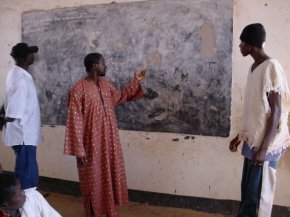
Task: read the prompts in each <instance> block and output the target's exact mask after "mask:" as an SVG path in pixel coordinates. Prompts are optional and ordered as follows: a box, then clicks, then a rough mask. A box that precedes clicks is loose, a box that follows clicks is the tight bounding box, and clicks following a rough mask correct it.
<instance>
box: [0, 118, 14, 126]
mask: <svg viewBox="0 0 290 217" xmlns="http://www.w3.org/2000/svg"><path fill="white" fill-rule="evenodd" d="M14 120H15V118H10V117H5V116H4V115H0V126H1V129H2V127H3V126H4V125H5V124H6V122H12V121H14Z"/></svg>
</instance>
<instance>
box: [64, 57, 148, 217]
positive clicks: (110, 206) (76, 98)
mask: <svg viewBox="0 0 290 217" xmlns="http://www.w3.org/2000/svg"><path fill="white" fill-rule="evenodd" d="M84 65H85V67H86V71H87V73H88V76H87V77H85V78H83V79H81V80H79V81H77V82H76V84H74V86H73V87H72V88H71V90H70V92H69V100H68V115H67V123H66V134H65V144H64V153H65V154H68V155H74V156H76V158H77V168H78V172H79V180H80V188H81V193H82V196H83V203H84V208H85V213H86V216H87V217H91V216H94V217H101V216H102V215H106V216H108V217H116V216H118V214H117V209H116V205H122V204H125V203H126V202H128V190H127V183H126V174H125V166H124V159H123V153H122V147H121V144H120V138H119V133H118V126H117V120H116V116H115V106H116V105H118V104H120V103H125V102H127V101H132V100H137V99H140V98H142V97H144V93H143V90H142V88H141V86H140V81H141V80H143V79H144V77H145V72H146V71H145V70H139V71H136V72H135V74H134V79H133V80H132V81H131V82H130V83H129V85H128V86H127V87H126V88H125V89H123V90H121V91H119V90H117V89H116V88H115V87H114V86H113V85H112V84H110V83H109V82H108V81H107V80H105V79H104V76H105V75H106V69H107V66H106V63H105V60H104V58H103V57H102V55H101V54H99V53H90V54H88V55H87V56H86V57H85V59H84Z"/></svg>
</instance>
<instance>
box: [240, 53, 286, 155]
mask: <svg viewBox="0 0 290 217" xmlns="http://www.w3.org/2000/svg"><path fill="white" fill-rule="evenodd" d="M270 91H274V92H277V93H279V94H280V95H281V104H282V105H281V106H282V114H281V117H280V120H279V128H278V129H277V132H276V135H275V137H274V139H273V141H272V143H271V144H270V146H269V148H268V153H275V151H276V150H278V149H279V148H281V147H283V148H286V147H287V146H288V145H289V142H290V137H289V131H288V124H287V123H288V112H289V99H290V92H289V87H288V83H287V78H286V76H285V73H284V70H283V68H282V66H281V65H280V63H279V62H278V61H277V60H276V59H273V58H272V59H269V60H266V61H264V62H263V63H261V64H260V65H259V66H258V67H257V68H256V69H255V70H254V71H253V72H251V70H249V73H248V79H247V86H246V91H245V102H244V113H243V119H242V126H241V130H240V134H239V135H240V138H241V139H242V140H245V141H247V143H248V144H249V146H250V147H251V148H255V149H257V150H258V149H259V147H260V146H261V143H262V141H263V139H264V134H265V129H266V122H267V118H268V117H269V115H270V113H271V109H270V106H269V102H268V99H267V93H268V92H270Z"/></svg>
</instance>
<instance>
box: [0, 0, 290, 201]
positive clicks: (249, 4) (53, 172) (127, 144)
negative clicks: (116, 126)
mask: <svg viewBox="0 0 290 217" xmlns="http://www.w3.org/2000/svg"><path fill="white" fill-rule="evenodd" d="M160 1H161V0H160ZM110 2H111V1H106V0H99V1H93V0H82V1H79V0H50V1H45V0H38V1H22V0H1V4H0V31H1V34H0V47H1V49H0V69H1V72H0V90H1V91H0V101H1V102H2V101H3V97H4V93H3V91H4V81H5V78H6V75H7V71H8V70H9V68H10V67H11V66H12V65H13V60H12V59H11V57H10V56H9V53H10V50H11V47H12V46H13V45H14V44H16V43H18V42H19V41H20V40H21V13H22V12H25V11H32V10H47V9H54V8H65V7H76V6H81V5H88V4H101V3H110ZM115 2H116V3H121V2H131V0H127V1H126V0H123V1H115ZM289 10H290V4H289V1H288V0H268V1H262V0H255V1H252V0H235V1H234V17H233V54H232V69H233V72H232V111H231V114H232V115H231V132H230V137H228V138H220V137H207V136H194V138H193V137H190V138H188V137H186V135H183V134H174V133H158V132H133V131H120V136H121V140H122V144H123V149H124V157H125V163H126V172H127V180H128V187H129V188H130V189H136V190H143V191H152V192H159V193H168V194H177V195H186V196H195V197H206V198H214V199H233V200H239V198H240V187H239V184H240V177H241V170H242V162H243V159H242V157H241V156H240V154H239V153H230V152H229V150H228V144H229V141H230V139H231V138H232V137H234V136H235V135H236V133H237V129H238V126H239V122H240V117H241V111H242V101H243V92H244V86H245V80H246V73H247V70H248V67H249V64H250V63H251V62H252V59H251V58H250V57H246V58H243V57H242V55H241V54H240V51H239V47H238V45H239V42H240V41H239V34H240V32H241V30H242V28H243V27H244V26H245V25H247V24H249V23H252V22H262V23H263V24H264V25H265V28H266V31H267V32H268V35H267V43H266V52H267V53H268V54H269V55H270V56H273V57H276V58H277V59H279V60H280V62H281V64H282V65H283V67H284V68H285V71H286V73H287V72H288V71H289V70H290V62H289V61H288V59H289V53H290V52H289V51H290V43H289V38H290V28H289V22H290V21H289V15H288V11H289ZM149 73H150V72H149ZM287 77H288V79H289V77H290V75H289V73H287ZM42 130H43V137H44V142H43V144H41V146H39V149H38V163H39V168H40V175H41V176H47V177H52V178H58V179H64V180H71V181H77V180H78V175H77V170H76V164H75V159H74V158H73V157H71V156H64V155H63V154H62V151H63V140H64V131H65V128H64V127H63V126H57V127H50V126H43V128H42ZM0 143H1V144H0V163H1V164H2V166H3V168H4V169H5V170H11V171H12V170H13V167H14V154H13V152H12V151H11V149H10V148H7V147H5V146H4V145H3V144H2V141H1V142H0ZM289 156H290V154H289V152H287V153H286V154H285V156H284V157H283V159H282V160H281V161H280V165H279V170H278V182H277V189H276V190H277V191H276V198H275V204H277V205H283V206H290V200H289V198H290V188H289V184H288V183H289V179H290V158H289Z"/></svg>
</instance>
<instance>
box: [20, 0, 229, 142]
mask: <svg viewBox="0 0 290 217" xmlns="http://www.w3.org/2000/svg"><path fill="white" fill-rule="evenodd" d="M232 7H233V5H232V1H231V0H205V1H202V2H201V1H197V0H196V1H192V0H184V1H167V0H166V1H147V2H133V3H120V4H102V5H93V6H84V7H78V8H67V9H53V10H48V11H33V12H27V13H24V14H23V15H22V38H23V41H25V42H28V43H30V44H36V45H38V46H39V48H40V50H39V53H38V61H37V62H36V63H35V64H34V65H33V67H32V75H33V77H34V79H35V83H36V86H37V89H38V93H39V99H40V104H41V112H42V121H43V123H44V124H48V125H64V124H65V121H66V110H67V108H66V104H67V93H68V90H69V88H70V87H71V86H72V84H73V83H74V82H75V81H76V80H78V79H80V78H81V77H83V76H85V75H86V72H85V70H84V67H83V58H84V56H85V55H86V54H87V53H89V52H100V53H102V54H103V55H104V57H105V59H106V62H107V64H108V66H109V67H108V73H107V79H108V80H110V81H111V82H112V83H114V85H115V86H116V87H117V88H122V87H124V86H125V85H126V84H127V83H128V82H129V81H130V79H131V78H132V75H133V71H134V70H135V69H136V68H139V67H142V66H144V67H147V68H148V73H147V77H146V80H144V81H143V82H142V86H143V87H144V90H145V94H146V96H145V98H144V99H143V100H140V101H138V102H132V103H127V104H125V105H121V106H118V107H117V108H116V112H117V117H118V123H119V127H120V128H121V129H126V130H137V131H138V130H140V131H157V132H174V133H185V134H196V135H209V136H222V137H226V136H228V135H229V131H230V109H231V70H232V69H231V64H232V61H231V53H232V10H233V9H232Z"/></svg>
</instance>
